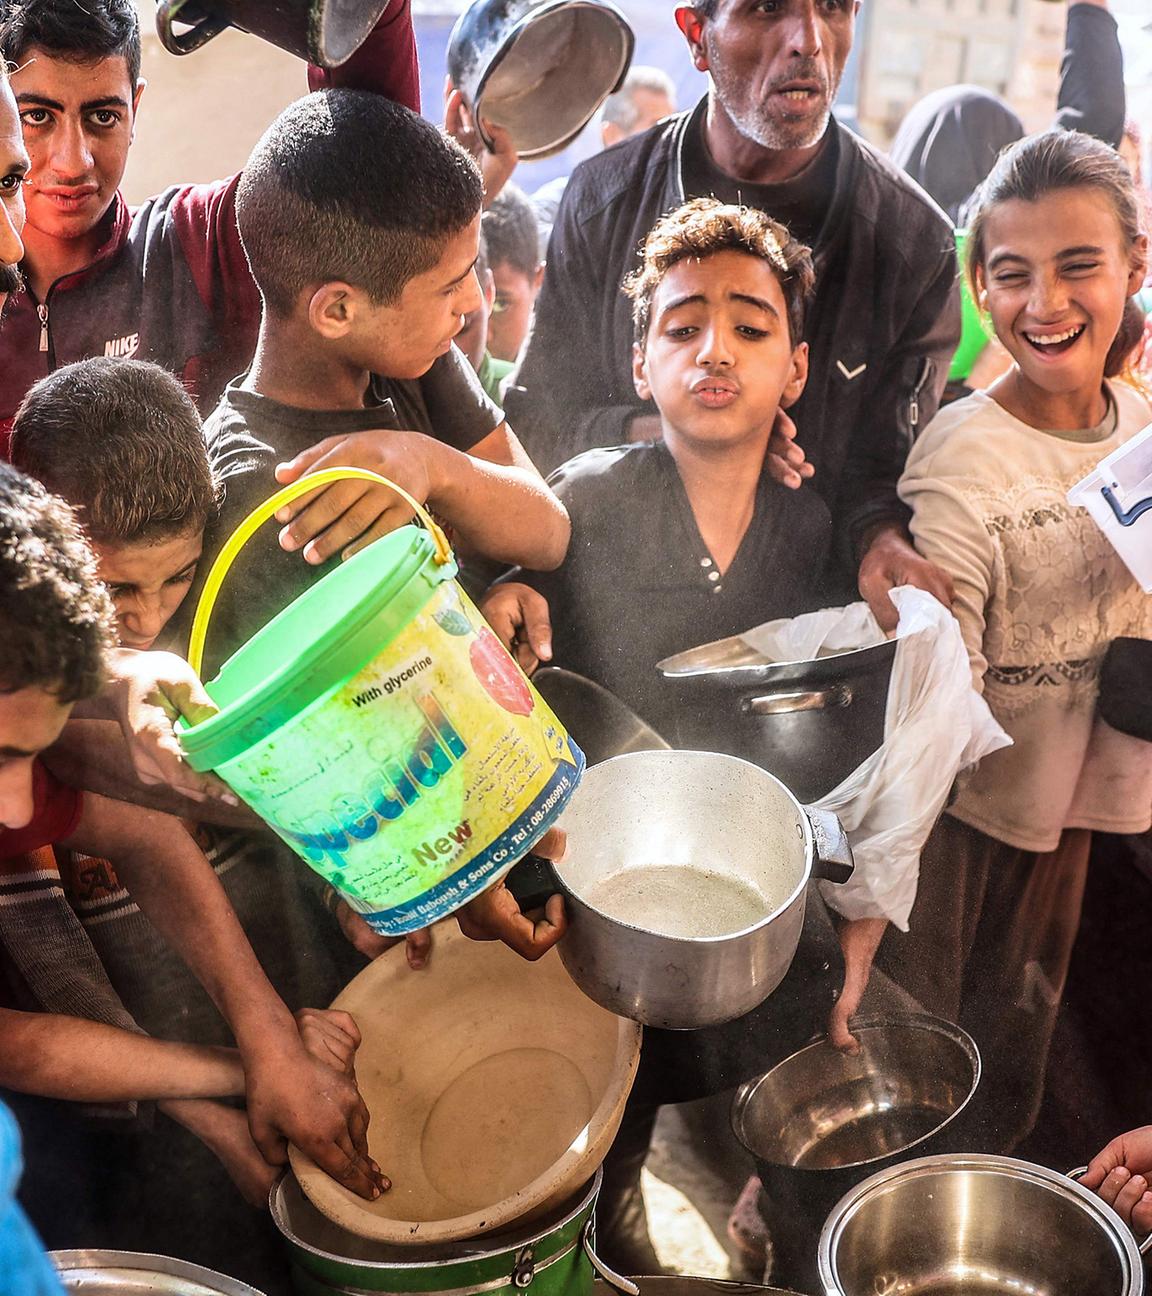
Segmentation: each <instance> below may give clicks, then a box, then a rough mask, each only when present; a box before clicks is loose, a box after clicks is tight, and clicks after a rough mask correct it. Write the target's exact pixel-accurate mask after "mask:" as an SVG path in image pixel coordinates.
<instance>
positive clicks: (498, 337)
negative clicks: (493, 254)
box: [488, 261, 544, 360]
mask: <svg viewBox="0 0 1152 1296" xmlns="http://www.w3.org/2000/svg"><path fill="white" fill-rule="evenodd" d="M543 277H544V267H543V266H539V267H538V268H537V270H536V273H535V274H533V275H526V274H525V273H524V271H523V270H517V269H516V268H515V267H514V266H511V265H509V264H508V262H507V261H501V262H498V263H497V264H495V265H493V266H492V279H493V282H494V283H495V285H496V300H495V301H494V302H493V303H492V315H491V317H490V318H489V320H488V350H489V352H490V353H491V354H492V355H494V356H495V357H496V359H497V360H515V359H516V357H517V356H518V355H519V354H520V346H521V344H522V343H523V341H524V339H525V337H527V335H528V325H529V323H530V321H531V319H532V307H533V306H534V305H535V304H536V294H537V293H538V292H539V291H540V281H541V279H542V278H543Z"/></svg>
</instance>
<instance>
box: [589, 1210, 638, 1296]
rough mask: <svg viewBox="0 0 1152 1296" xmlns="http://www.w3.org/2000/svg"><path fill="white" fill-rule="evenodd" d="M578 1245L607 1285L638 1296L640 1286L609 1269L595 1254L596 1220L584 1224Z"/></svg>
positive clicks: (629, 1295) (625, 1295)
mask: <svg viewBox="0 0 1152 1296" xmlns="http://www.w3.org/2000/svg"><path fill="white" fill-rule="evenodd" d="M580 1245H581V1246H582V1247H583V1248H584V1254H585V1255H586V1256H587V1257H588V1259H589V1261H590V1262H591V1264H592V1268H593V1269H595V1270H596V1273H597V1275H598V1276H599V1277H600V1278H601V1279H602V1280H603V1281H604V1282H606V1283H607V1284H608V1286H609V1287H615V1289H616V1290H617V1291H618V1292H623V1294H624V1296H640V1288H639V1287H637V1286H636V1284H635V1283H634V1282H633V1281H632V1279H631V1278H625V1277H623V1276H622V1275H621V1274H618V1273H617V1272H616V1271H615V1270H614V1269H609V1268H608V1266H607V1265H606V1264H605V1263H604V1261H603V1260H601V1259H600V1257H599V1256H598V1255H597V1254H596V1221H595V1219H590V1220H589V1221H588V1223H587V1224H585V1225H584V1232H583V1233H582V1234H581V1237H580Z"/></svg>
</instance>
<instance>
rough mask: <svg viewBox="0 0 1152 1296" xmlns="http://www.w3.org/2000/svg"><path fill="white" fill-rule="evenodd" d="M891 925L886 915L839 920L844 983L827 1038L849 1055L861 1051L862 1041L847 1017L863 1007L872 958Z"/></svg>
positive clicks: (829, 1020) (830, 1021)
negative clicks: (861, 1002) (862, 1001)
mask: <svg viewBox="0 0 1152 1296" xmlns="http://www.w3.org/2000/svg"><path fill="white" fill-rule="evenodd" d="M887 926H888V919H887V918H851V919H841V920H840V921H839V922H838V932H839V936H840V949H841V951H842V952H843V954H844V985H843V986H842V987H841V990H840V994H839V996H838V997H837V999H836V1003H835V1004H834V1005H833V1007H832V1014H831V1016H830V1017H829V1019H828V1042H829V1043H830V1044H831V1045H832V1047H833V1048H837V1049H839V1050H840V1051H841V1053H847V1054H849V1055H850V1056H855V1054H857V1053H859V1052H860V1041H859V1040H858V1039H857V1038H856V1036H855V1035H853V1034H852V1032H851V1031H850V1030H849V1029H848V1019H849V1018H850V1017H853V1016H855V1014H856V1012H857V1011H858V1009H859V1007H860V1000H861V999H863V997H864V991H865V990H867V989H868V979H869V977H870V976H871V974H872V962H873V960H874V959H875V957H876V951H877V950H878V949H879V948H880V941H881V939H882V938H883V936H884V931H885V929H886V928H887Z"/></svg>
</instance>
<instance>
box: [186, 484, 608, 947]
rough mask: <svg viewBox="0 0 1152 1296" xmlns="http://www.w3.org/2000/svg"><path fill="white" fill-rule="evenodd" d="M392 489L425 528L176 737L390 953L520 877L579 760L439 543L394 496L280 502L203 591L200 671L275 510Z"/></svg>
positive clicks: (329, 594)
mask: <svg viewBox="0 0 1152 1296" xmlns="http://www.w3.org/2000/svg"><path fill="white" fill-rule="evenodd" d="M348 477H353V478H359V479H363V480H367V481H374V482H378V483H382V484H383V485H386V486H388V487H390V488H391V489H392V490H394V491H396V493H397V494H398V495H400V496H401V497H402V498H403V499H404V500H405V502H406V503H407V504H409V505H410V506H411V508H412V510H413V512H414V513H415V514H417V515H418V516H419V517H420V519H421V520H422V521H423V523H424V528H423V529H421V528H419V527H417V526H415V525H412V524H409V525H407V526H404V527H401V528H400V529H399V530H397V531H393V532H391V533H390V534H389V535H386V536H383V537H382V538H381V539H379V540H376V541H375V542H374V543H373V544H371V545H369V546H368V547H367V548H366V549H363V550H361V551H360V552H359V553H358V554H355V555H354V556H353V557H352V558H350V559H349V560H348V561H347V562H345V563H342V564H341V565H340V566H339V568H337V569H336V570H335V571H332V572H330V573H329V574H328V575H327V576H325V577H324V578H323V579H322V580H320V581H318V582H317V583H316V584H315V585H314V586H313V587H312V588H311V589H310V590H308V591H307V592H306V593H304V594H302V595H301V596H300V597H299V598H298V599H296V600H295V602H293V603H291V604H290V605H289V606H288V607H287V608H285V609H284V610H283V611H282V612H281V613H280V614H279V615H278V616H276V617H275V618H274V619H273V620H272V621H270V622H269V623H268V625H266V626H265V627H264V629H263V630H261V631H260V632H259V634H257V635H255V636H254V637H253V638H252V639H250V640H249V641H248V642H247V643H246V644H244V645H243V647H242V648H240V649H239V650H238V651H237V652H236V653H234V654H233V655H232V656H231V657H230V658H229V659H228V660H227V661H226V662H225V663H224V665H223V666H222V667H221V669H220V672H219V674H218V675H217V676H216V678H215V679H213V680H211V681H209V682H208V683H207V684H206V687H207V690H208V694H209V696H210V697H211V698H212V700H213V701H214V702H215V703H216V705H217V706H218V707H219V708H220V711H219V713H218V714H217V715H214V716H212V717H210V718H209V719H207V720H204V721H201V722H200V723H199V724H196V725H186V726H185V725H181V726H179V730H180V742H181V745H182V747H183V749H184V753H185V756H186V758H187V760H188V763H189V764H190V765H191V766H192V768H193V769H196V770H202V771H203V770H214V771H215V772H216V774H218V775H219V776H220V778H222V779H223V780H224V781H225V782H226V783H227V784H228V786H229V787H231V788H232V789H233V791H235V792H236V793H237V795H238V796H240V797H241V798H242V799H243V800H244V801H245V802H246V803H247V804H248V805H249V806H251V807H252V809H253V810H254V811H255V812H256V813H257V814H258V815H259V816H260V817H261V818H262V819H263V820H264V821H265V822H266V823H267V824H268V826H269V827H270V828H272V829H273V830H274V831H275V832H277V833H278V834H279V835H280V836H281V837H282V838H283V839H284V840H285V841H286V842H287V843H288V845H289V846H291V847H292V849H293V850H294V851H295V852H296V853H297V854H298V855H299V856H300V857H301V859H303V860H304V861H305V863H307V864H308V865H309V866H310V867H311V868H313V869H315V870H316V872H317V873H319V874H320V875H321V876H322V877H324V878H325V879H327V881H329V882H330V883H331V884H332V885H333V886H334V887H335V888H336V889H337V890H338V891H339V892H340V893H341V895H343V896H344V898H345V899H346V900H347V901H348V903H349V904H350V905H351V906H352V907H353V908H354V909H356V910H357V911H358V912H360V913H361V914H363V916H364V918H365V919H366V920H367V921H368V923H369V924H370V925H371V926H372V927H373V928H374V929H375V930H376V931H378V932H381V933H383V934H384V935H387V936H401V935H404V934H405V933H407V932H410V931H416V930H418V929H419V928H421V927H427V926H428V925H429V924H430V923H433V922H436V921H437V919H440V918H443V917H445V916H446V915H447V914H450V913H452V911H453V910H455V909H457V908H459V907H460V906H461V905H463V904H465V903H466V902H467V901H469V900H471V899H473V898H474V897H475V896H477V895H479V893H480V892H481V891H483V890H485V889H486V888H487V887H488V886H490V885H491V884H492V883H493V882H495V881H496V880H497V879H498V878H499V877H500V876H501V875H502V874H504V873H505V872H507V871H508V869H509V868H511V866H512V864H513V863H514V862H515V861H516V860H517V859H518V858H519V857H520V856H521V855H523V854H525V853H526V852H527V851H528V850H529V849H530V848H531V847H532V845H533V844H534V843H535V842H536V840H537V839H538V838H539V837H540V836H541V835H542V834H543V833H544V831H545V830H546V829H547V828H548V827H549V826H550V825H551V824H552V823H553V821H554V820H555V819H556V818H557V816H558V815H559V814H560V811H561V810H562V809H563V807H564V805H565V803H566V802H567V800H568V798H569V796H570V795H571V794H572V792H573V790H574V789H575V787H576V784H577V783H578V782H579V779H580V775H581V774H582V772H583V769H584V756H583V754H582V753H581V751H580V749H579V748H578V747H577V746H576V744H575V743H573V742H572V741H571V740H570V739H569V737H568V735H567V733H566V732H565V730H564V727H563V725H561V724H560V722H559V721H558V720H557V719H556V717H555V715H553V713H552V711H551V710H550V709H549V707H548V706H547V704H546V703H545V702H544V700H543V699H542V698H541V697H540V695H539V694H538V693H537V692H536V690H535V689H534V688H533V686H532V685H531V683H529V681H528V680H527V678H526V677H525V676H524V674H523V672H522V671H521V670H520V668H519V666H517V664H516V663H515V661H514V660H513V659H512V657H511V656H510V654H509V653H508V652H507V651H506V650H505V648H504V646H503V645H502V644H501V643H500V641H499V640H498V639H497V638H496V636H495V635H494V634H493V633H492V631H491V629H490V628H489V627H488V625H487V623H486V622H485V621H484V619H483V617H482V616H481V615H480V613H479V612H478V611H477V610H476V608H475V606H474V605H473V603H472V602H471V600H470V599H469V598H468V596H467V595H466V594H465V593H464V592H463V590H461V588H460V587H459V585H457V583H456V580H455V576H456V572H457V568H456V564H455V561H454V560H453V557H452V551H451V549H450V548H449V546H448V541H447V539H446V538H445V536H444V533H443V532H442V531H441V530H440V528H439V527H438V526H437V525H436V523H435V522H434V521H433V519H432V518H431V517H430V516H429V515H428V513H427V512H426V511H425V510H424V509H423V508H421V506H420V505H419V504H418V503H417V502H416V501H415V500H414V499H412V498H411V497H410V496H409V495H407V494H406V493H405V492H404V491H402V490H401V489H400V488H399V487H398V486H396V485H395V484H394V483H392V482H389V481H387V479H386V478H383V477H378V476H377V475H376V474H375V473H370V472H366V471H364V470H362V469H342V468H341V469H331V470H329V471H326V472H319V473H315V474H313V475H312V476H309V477H305V478H302V479H301V480H300V481H298V482H295V483H294V484H293V485H291V486H287V487H285V488H284V489H283V490H281V491H278V492H277V493H276V494H275V495H273V496H272V498H271V499H269V500H266V501H265V502H264V503H263V504H262V505H260V507H259V508H257V509H256V510H254V511H253V512H252V513H251V514H250V515H249V516H248V517H247V518H246V519H245V520H244V522H242V523H241V524H240V526H239V527H238V528H237V529H236V531H235V532H234V533H233V535H232V536H231V537H230V538H229V540H228V542H227V544H226V545H225V546H224V548H223V549H222V550H221V552H220V555H219V557H218V558H217V559H216V561H215V563H214V564H213V566H212V569H211V571H210V572H209V573H208V578H207V581H206V583H205V588H204V593H203V596H202V597H201V600H200V605H199V607H198V608H197V610H196V616H195V620H194V622H193V625H192V634H191V641H190V645H189V653H188V657H189V661H190V662H191V664H192V667H193V669H195V670H196V671H197V672H199V670H200V665H201V661H202V659H203V652H204V643H205V638H206V635H207V630H208V622H209V618H210V617H211V614H212V608H213V605H214V603H215V600H216V596H217V594H218V593H219V590H220V586H221V584H222V583H223V580H224V577H225V575H226V573H227V571H228V568H229V567H230V566H231V564H232V562H233V561H234V559H235V557H236V555H237V554H238V553H239V552H240V550H241V548H242V547H243V546H244V544H245V543H246V542H247V541H248V539H249V538H250V537H251V536H252V534H253V533H254V532H255V531H256V529H257V528H258V527H259V526H261V525H262V524H263V523H264V522H266V521H268V519H270V518H271V517H272V516H273V514H274V513H275V512H276V510H277V509H279V508H280V507H282V506H283V505H284V504H286V503H288V502H289V501H290V500H293V499H295V498H296V497H297V496H299V495H302V494H305V493H307V492H308V491H311V490H315V489H316V487H318V486H323V485H326V484H327V483H329V482H332V481H338V480H341V479H343V478H348Z"/></svg>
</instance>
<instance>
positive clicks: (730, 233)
mask: <svg viewBox="0 0 1152 1296" xmlns="http://www.w3.org/2000/svg"><path fill="white" fill-rule="evenodd" d="M730 251H731V252H746V253H747V254H748V255H749V256H753V257H757V258H758V259H759V260H761V261H765V262H767V264H768V266H769V267H770V268H771V270H772V273H773V274H774V275H775V276H776V279H777V280H778V282H779V284H780V288H781V291H782V292H783V294H784V304H785V306H786V307H787V309H788V334H789V336H790V338H791V340H792V345H793V346H798V345H799V343H800V342H801V341H802V339H803V337H804V321H805V317H806V315H807V312H808V301H809V299H810V298H811V296H812V288H813V285H814V283H815V281H816V275H815V271H814V270H813V268H812V253H811V252H810V250H809V249H808V248H807V247H806V246H805V245H804V244H803V243H801V242H799V241H798V240H797V239H794V238H793V237H792V235H791V234H789V233H788V230H787V229H786V228H785V227H784V226H783V225H781V224H780V223H779V222H778V221H774V220H773V219H772V218H771V216H766V215H765V214H764V213H763V212H762V211H757V210H756V209H755V208H754V207H738V206H736V205H735V204H732V203H722V202H719V201H717V199H715V198H694V199H693V200H692V201H691V202H686V203H685V204H684V205H683V206H682V207H678V208H677V209H676V210H675V211H673V212H669V213H668V215H667V216H662V217H661V218H660V220H658V221H657V222H656V224H655V225H654V226H653V227H652V232H651V233H650V234H649V235H648V237H647V238H646V239H645V240H644V248H643V261H642V263H641V265H640V268H639V269H638V270H636V271H634V272H633V273H632V274H630V275H629V276H628V277H627V279H625V280H624V292H625V293H626V294H627V296H629V297H631V298H632V322H633V324H634V325H635V329H636V341H637V342H639V343H641V344H643V343H644V341H645V340H646V339H647V336H648V324H649V316H650V314H651V310H652V298H653V297H654V296H655V295H656V289H657V288H659V286H660V283H661V281H662V280H663V278H664V276H665V275H666V274H667V273H668V271H669V270H671V269H672V267H673V266H674V265H677V264H679V262H681V261H687V260H688V259H689V258H693V259H695V260H703V259H704V258H705V257H710V256H715V255H716V253H717V252H730Z"/></svg>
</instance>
